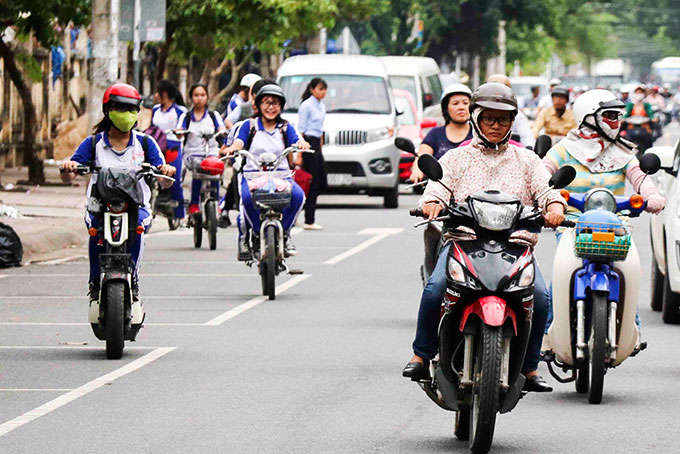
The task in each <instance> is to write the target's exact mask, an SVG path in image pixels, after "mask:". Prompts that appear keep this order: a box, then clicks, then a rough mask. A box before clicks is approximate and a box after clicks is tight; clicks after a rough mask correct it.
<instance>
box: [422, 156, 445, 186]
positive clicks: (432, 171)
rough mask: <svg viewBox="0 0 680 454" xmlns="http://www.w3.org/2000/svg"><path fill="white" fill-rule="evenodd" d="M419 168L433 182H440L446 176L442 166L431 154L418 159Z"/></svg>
mask: <svg viewBox="0 0 680 454" xmlns="http://www.w3.org/2000/svg"><path fill="white" fill-rule="evenodd" d="M418 168H419V169H420V170H421V171H422V172H423V173H424V174H425V176H426V177H427V178H429V179H430V180H432V181H439V180H441V179H442V176H444V171H443V170H442V166H441V164H439V161H437V159H435V157H434V156H432V155H431V154H423V155H422V156H420V157H419V158H418Z"/></svg>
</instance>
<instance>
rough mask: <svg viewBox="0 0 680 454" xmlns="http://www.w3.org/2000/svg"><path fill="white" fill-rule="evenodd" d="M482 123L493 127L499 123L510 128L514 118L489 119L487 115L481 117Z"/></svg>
mask: <svg viewBox="0 0 680 454" xmlns="http://www.w3.org/2000/svg"><path fill="white" fill-rule="evenodd" d="M479 121H481V122H482V123H483V124H484V125H486V126H493V125H494V123H498V124H499V125H501V126H508V125H509V124H510V123H512V118H510V117H488V116H486V115H484V116H481V117H479Z"/></svg>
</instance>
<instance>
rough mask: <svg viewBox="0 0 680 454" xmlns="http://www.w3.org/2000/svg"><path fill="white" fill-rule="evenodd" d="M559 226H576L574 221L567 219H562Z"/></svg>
mask: <svg viewBox="0 0 680 454" xmlns="http://www.w3.org/2000/svg"><path fill="white" fill-rule="evenodd" d="M560 226H561V227H576V223H575V222H574V221H567V220H564V221H562V223H561V224H560Z"/></svg>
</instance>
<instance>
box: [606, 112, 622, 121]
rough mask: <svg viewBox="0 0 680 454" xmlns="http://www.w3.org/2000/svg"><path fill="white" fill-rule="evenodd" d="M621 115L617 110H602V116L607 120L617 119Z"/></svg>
mask: <svg viewBox="0 0 680 454" xmlns="http://www.w3.org/2000/svg"><path fill="white" fill-rule="evenodd" d="M621 117H623V113H621V112H619V111H618V110H605V111H604V112H602V118H604V119H605V120H609V121H618V120H620V119H621Z"/></svg>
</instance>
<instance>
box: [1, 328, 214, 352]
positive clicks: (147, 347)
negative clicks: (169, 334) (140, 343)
mask: <svg viewBox="0 0 680 454" xmlns="http://www.w3.org/2000/svg"><path fill="white" fill-rule="evenodd" d="M0 326H90V324H89V323H70V322H0ZM144 326H145V327H146V326H205V323H144ZM2 348H7V347H0V349H2ZM18 348H29V347H18ZM50 348H52V347H50ZM54 348H56V347H54ZM68 348H74V347H68ZM81 348H82V347H81ZM91 348H101V347H91ZM126 348H131V349H134V348H139V349H141V348H146V349H148V348H153V347H126Z"/></svg>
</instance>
